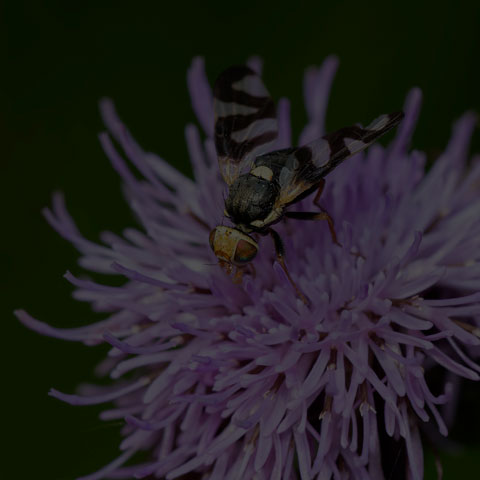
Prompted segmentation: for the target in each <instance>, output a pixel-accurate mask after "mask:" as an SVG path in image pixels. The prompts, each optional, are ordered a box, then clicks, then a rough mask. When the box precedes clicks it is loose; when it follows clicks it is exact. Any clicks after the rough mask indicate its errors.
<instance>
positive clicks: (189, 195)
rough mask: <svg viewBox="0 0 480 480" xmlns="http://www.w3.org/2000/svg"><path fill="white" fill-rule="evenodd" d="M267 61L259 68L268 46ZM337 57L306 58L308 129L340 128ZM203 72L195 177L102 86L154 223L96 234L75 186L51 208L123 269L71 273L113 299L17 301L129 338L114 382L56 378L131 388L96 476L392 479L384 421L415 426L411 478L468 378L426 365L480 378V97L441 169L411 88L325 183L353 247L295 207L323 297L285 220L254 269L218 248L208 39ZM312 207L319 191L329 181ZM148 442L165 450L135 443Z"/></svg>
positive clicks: (115, 133)
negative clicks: (334, 99) (382, 437)
mask: <svg viewBox="0 0 480 480" xmlns="http://www.w3.org/2000/svg"><path fill="white" fill-rule="evenodd" d="M250 64H251V66H252V68H254V69H256V70H257V71H259V70H260V67H261V65H260V63H259V62H258V60H253V61H252V62H250ZM336 68H337V60H336V59H335V58H333V57H330V58H328V59H327V60H326V61H325V62H324V64H323V66H322V67H321V68H320V69H316V68H311V69H309V70H308V71H307V72H306V76H305V81H304V90H305V105H306V109H307V113H308V117H309V123H308V125H307V126H306V127H305V129H304V130H303V133H302V134H301V136H300V140H299V143H304V142H307V141H310V140H312V139H314V138H316V137H318V136H321V135H322V134H324V117H325V109H326V105H327V101H328V94H329V87H330V84H331V81H332V79H333V76H334V74H335V71H336ZM188 86H189V90H190V94H191V97H192V103H193V108H194V111H195V113H196V115H197V118H198V120H199V123H200V125H201V127H202V129H203V132H204V133H203V134H200V133H199V130H198V128H197V127H196V126H194V125H188V126H187V128H186V130H185V135H186V141H187V145H188V150H189V154H190V158H191V161H192V166H193V170H194V175H195V181H193V180H191V179H189V178H187V177H185V176H183V175H182V174H180V173H179V172H178V171H177V170H175V169H174V168H173V167H172V166H170V165H169V164H168V163H167V162H166V161H164V160H163V159H161V158H159V157H158V156H156V155H154V154H152V153H149V152H145V151H143V150H142V148H141V147H140V146H139V145H138V144H137V143H136V142H135V140H134V139H133V138H132V137H131V135H130V134H129V132H128V130H127V129H126V128H125V126H124V125H123V124H122V122H121V121H120V120H119V118H118V117H117V115H116V113H115V110H114V108H113V105H112V103H111V102H110V101H108V100H104V101H102V103H101V112H102V115H103V119H104V121H105V124H106V126H107V128H108V131H109V133H108V134H107V133H102V134H101V135H100V142H101V144H102V146H103V148H104V150H105V153H106V155H107V156H108V158H109V159H110V161H111V162H112V165H113V167H114V168H115V170H116V171H117V172H118V173H119V175H120V176H121V178H122V181H123V184H124V186H125V194H126V198H127V199H128V202H129V204H130V206H131V208H132V209H133V211H134V212H135V213H136V215H137V217H138V220H139V222H140V224H141V227H140V229H135V228H129V229H127V230H125V231H124V232H123V236H122V237H120V236H117V235H115V234H113V233H110V232H106V233H103V234H102V236H101V241H102V243H101V244H97V243H94V242H91V241H90V240H87V239H85V238H84V237H83V236H82V235H81V233H80V232H79V231H78V229H77V227H76V226H75V224H74V222H73V220H72V219H71V218H70V216H69V215H68V213H67V210H66V208H65V205H64V201H63V197H62V196H61V195H59V194H57V195H55V197H54V200H53V208H52V209H51V210H50V209H48V210H45V216H46V218H47V220H48V221H49V223H50V224H51V225H52V226H53V227H54V228H55V229H56V230H57V231H58V232H59V233H60V235H62V236H63V237H64V238H65V239H66V240H68V241H70V242H71V243H73V245H75V246H76V247H77V249H78V250H79V252H80V253H81V257H80V260H79V262H80V265H81V266H82V267H84V268H85V269H86V270H91V271H94V272H99V273H104V274H112V273H114V274H118V275H120V276H122V277H124V278H125V283H124V284H123V285H122V286H120V287H118V286H117V287H111V286H107V285H103V284H99V283H95V282H93V281H91V280H88V279H85V278H77V277H74V276H73V275H72V274H71V273H69V272H67V274H66V275H65V277H66V279H67V280H68V281H69V282H71V283H72V284H73V285H74V286H75V288H76V290H75V296H76V298H77V299H79V300H82V301H88V302H91V304H92V307H93V308H94V309H95V310H96V311H100V312H105V314H106V315H105V319H104V320H103V321H101V322H98V323H96V324H92V325H89V326H85V327H81V328H76V329H69V330H62V329H56V328H53V327H51V326H48V325H47V324H44V323H42V322H40V321H38V320H36V319H34V318H32V317H31V316H30V315H29V314H27V313H26V312H24V311H17V312H16V313H17V316H18V318H19V319H20V320H21V321H22V322H23V323H24V324H25V325H27V326H28V327H30V328H31V329H33V330H36V331H37V332H39V333H41V334H45V335H49V336H53V337H57V338H61V339H65V340H73V341H81V342H84V343H85V344H87V345H97V344H99V343H102V342H108V343H109V344H110V345H111V346H112V348H111V350H110V352H109V354H108V358H107V359H106V360H105V362H104V363H103V364H102V365H101V367H100V369H99V371H100V372H101V373H102V374H104V375H109V376H110V378H111V379H112V380H111V386H108V387H99V386H91V387H88V388H86V389H84V390H83V391H81V392H79V393H80V395H70V394H65V393H61V392H59V391H57V390H52V391H51V392H50V394H51V395H52V396H53V397H56V398H58V399H60V400H63V401H65V402H67V403H70V404H72V405H91V404H97V403H110V402H113V407H112V408H110V409H107V410H105V411H104V412H103V413H102V414H101V418H102V419H104V420H109V419H125V422H126V423H125V426H124V428H123V431H122V433H123V435H124V440H123V442H122V443H121V445H120V449H121V452H122V453H121V455H120V456H119V457H118V458H117V459H116V460H114V461H113V462H112V463H110V464H108V465H107V466H105V467H103V468H102V469H100V470H99V471H97V472H96V473H93V474H91V475H87V476H86V477H82V478H83V480H98V479H102V478H116V479H120V478H143V477H146V476H149V475H152V476H153V477H155V478H161V477H162V478H163V477H166V478H167V479H174V478H178V477H180V476H182V475H185V474H188V478H200V476H202V475H204V476H203V477H202V478H209V479H211V480H221V479H225V478H228V479H251V478H258V479H293V478H299V477H300V478H301V479H302V480H306V479H313V478H318V479H329V478H335V479H340V478H353V479H368V478H375V479H380V478H384V472H383V471H382V464H381V461H382V454H383V453H384V452H383V451H382V445H381V444H380V442H379V434H380V433H381V432H384V433H386V434H387V435H388V436H391V437H393V438H394V439H396V440H398V441H402V442H404V444H405V446H406V452H407V456H408V465H407V469H408V471H409V475H410V478H413V479H420V478H422V476H423V456H422V445H421V440H420V434H419V424H421V423H423V422H427V421H428V420H429V418H430V417H431V416H433V418H434V420H435V422H436V424H437V425H438V429H439V431H440V433H442V434H443V435H446V434H447V428H446V425H445V423H444V421H443V420H442V418H441V415H440V414H439V410H438V405H442V404H445V403H446V402H447V401H448V399H449V394H450V391H451V388H450V387H449V384H447V385H446V387H445V391H444V392H443V393H441V394H440V395H438V396H435V395H434V394H432V392H431V391H430V389H429V386H428V384H427V381H426V380H425V368H424V367H425V365H427V364H434V365H439V366H441V367H444V369H445V370H446V371H448V372H450V374H451V375H454V376H462V377H466V378H468V379H471V380H478V379H479V375H478V372H479V371H480V368H479V366H478V365H477V364H476V363H475V362H474V361H472V360H471V359H470V358H469V356H468V354H467V353H466V352H467V350H468V349H470V348H471V347H472V346H477V345H479V343H480V340H479V328H478V321H479V319H480V215H479V214H478V213H479V209H480V196H479V185H480V183H479V182H480V161H479V160H480V159H479V158H478V157H476V158H474V159H473V160H472V162H471V165H470V166H469V167H467V150H468V142H469V138H470V136H471V134H472V130H473V128H474V124H475V118H474V116H473V115H472V114H470V113H467V114H466V115H464V116H463V117H462V118H461V119H460V120H458V121H457V123H456V124H455V126H454V128H453V134H452V137H451V139H450V141H449V143H448V145H447V147H446V149H445V152H444V153H443V154H442V155H441V156H440V157H439V158H438V159H437V161H436V162H435V164H434V165H433V167H432V168H431V169H430V170H429V172H428V173H425V169H424V163H425V155H424V154H423V153H422V152H419V151H412V152H409V151H408V144H409V140H410V137H411V135H412V132H413V130H414V127H415V123H416V120H417V116H418V112H419V106H420V101H421V94H420V91H419V90H418V89H413V90H412V91H411V92H410V93H409V95H408V97H407V99H406V103H405V106H404V110H405V112H406V117H405V119H404V121H403V123H402V124H401V126H400V127H399V129H398V132H397V133H396V136H395V138H394V140H393V141H392V143H391V144H390V145H389V147H388V148H383V147H381V146H380V145H374V146H373V147H371V148H370V149H369V150H368V151H367V153H366V154H358V155H356V156H355V157H354V158H352V159H350V160H348V161H347V162H346V163H345V164H344V165H342V166H341V167H340V168H338V169H337V170H336V171H334V172H333V173H332V174H331V175H329V176H328V179H327V184H326V190H325V192H324V196H323V197H322V199H323V202H324V205H325V207H326V208H327V210H328V211H329V212H330V214H331V215H332V217H333V218H334V219H335V220H336V229H337V234H338V237H339V240H340V242H341V244H342V247H339V246H337V245H334V244H333V243H332V241H331V238H330V235H329V232H328V228H327V227H326V225H324V224H323V222H318V223H316V222H311V223H310V222H295V221H294V220H285V221H283V222H282V223H280V224H278V231H279V233H280V234H281V235H282V238H283V239H284V241H285V246H286V253H287V263H288V265H289V269H290V272H291V274H292V277H293V278H294V280H295V282H296V283H297V285H298V286H299V287H300V288H301V290H302V291H303V292H304V293H305V294H306V295H307V296H308V297H309V298H310V299H311V304H310V305H309V306H307V305H305V304H304V303H303V302H302V301H301V300H300V299H299V298H298V296H296V294H295V291H294V290H293V289H292V286H291V284H290V282H289V281H288V280H287V279H286V277H285V274H284V272H283V270H282V269H281V268H280V266H279V265H278V264H277V263H275V256H274V249H273V245H271V244H270V240H269V239H264V240H263V243H264V245H263V247H262V248H261V249H260V253H259V255H258V256H257V258H256V259H255V262H254V263H255V273H252V274H245V275H244V276H243V279H242V281H241V283H240V284H239V283H238V282H237V283H235V282H233V281H232V280H231V279H230V278H229V277H227V276H226V274H225V272H223V271H222V270H221V269H220V268H219V267H218V266H216V265H212V264H213V263H215V257H214V255H213V253H212V252H211V250H210V248H209V245H208V233H209V230H210V229H211V228H212V227H214V226H215V225H218V224H219V221H221V219H222V216H223V198H224V188H225V185H224V184H223V182H222V180H221V178H220V176H219V173H218V167H217V162H216V153H215V148H214V144H213V141H212V134H213V111H212V94H211V90H210V87H209V84H208V82H207V79H206V75H205V71H204V64H203V60H202V59H200V58H197V59H195V60H194V61H193V64H192V66H191V68H190V70H189V72H188ZM278 120H279V125H280V135H279V139H278V147H279V148H282V147H287V146H290V145H291V133H290V122H289V103H288V101H287V100H286V99H282V100H280V102H279V106H278ZM112 139H113V140H115V141H116V142H117V143H118V145H119V146H120V147H121V148H122V150H123V152H124V154H125V156H126V157H127V158H128V161H129V162H130V166H129V164H127V162H126V161H125V160H124V157H123V156H122V155H121V154H120V153H118V150H117V148H116V147H115V146H114V143H113V142H112ZM132 167H134V168H135V169H136V170H138V172H137V173H140V174H141V175H142V179H138V177H139V175H135V174H134V173H132V170H131V168H132ZM296 208H298V209H299V210H312V209H313V208H314V207H313V206H312V199H311V198H307V199H304V200H302V201H301V202H300V203H299V204H297V205H296ZM447 292H449V293H447ZM140 451H147V452H149V460H148V461H146V462H145V463H142V464H133V463H132V461H130V462H129V459H130V458H131V457H132V456H134V455H135V454H136V453H137V452H140Z"/></svg>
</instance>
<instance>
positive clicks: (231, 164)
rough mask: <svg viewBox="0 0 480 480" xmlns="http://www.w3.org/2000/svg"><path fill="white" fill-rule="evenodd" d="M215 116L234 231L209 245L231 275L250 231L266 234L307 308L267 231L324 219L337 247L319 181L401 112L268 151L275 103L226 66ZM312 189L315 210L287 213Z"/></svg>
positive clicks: (245, 73)
mask: <svg viewBox="0 0 480 480" xmlns="http://www.w3.org/2000/svg"><path fill="white" fill-rule="evenodd" d="M214 112H215V147H216V150H217V156H218V164H219V167H220V172H221V175H222V177H223V179H224V180H225V182H226V183H227V185H228V187H229V193H228V196H227V198H226V200H225V211H224V214H225V216H226V217H228V218H230V220H231V221H232V222H233V223H234V224H235V227H233V228H232V227H226V226H223V225H222V226H217V227H215V228H214V229H213V230H212V231H211V233H210V246H211V248H212V250H213V251H214V253H215V255H216V256H217V258H218V259H219V263H220V265H221V266H222V267H223V268H225V269H226V270H227V272H228V273H230V272H231V271H232V268H233V266H235V267H237V269H240V268H242V267H245V266H246V265H247V264H249V262H251V261H252V260H253V259H254V258H255V256H256V255H257V252H258V243H257V241H256V240H255V239H254V238H253V237H252V236H251V234H252V233H253V234H260V235H268V234H270V235H271V236H272V238H273V241H274V245H275V251H276V256H277V261H278V263H279V264H280V266H281V267H282V268H283V270H284V272H285V274H286V275H287V277H288V279H289V281H290V282H291V284H292V286H293V287H294V289H295V291H296V292H297V295H298V296H299V297H300V298H301V299H302V300H303V301H304V302H305V303H308V302H307V299H306V297H305V296H304V295H303V294H302V292H301V291H300V290H299V288H298V287H297V286H296V284H295V282H294V281H293V279H292V278H291V276H290V274H289V272H288V269H287V266H286V264H285V259H284V256H285V252H284V247H283V242H282V240H281V238H280V236H279V235H278V233H277V232H276V231H275V230H273V229H272V228H271V225H274V224H275V223H277V222H279V221H280V220H281V219H282V218H283V217H286V218H292V219H296V220H327V222H328V227H329V230H330V234H331V237H332V240H333V242H334V243H336V244H338V245H340V243H339V242H338V240H337V236H336V233H335V229H334V224H333V219H332V217H331V216H330V215H329V214H328V212H327V211H326V210H325V209H324V208H322V207H321V205H320V203H319V199H320V196H321V193H322V190H323V187H324V185H325V180H324V177H325V176H326V175H328V174H329V173H330V172H331V171H332V170H333V169H335V168H336V167H337V166H338V165H339V164H340V163H341V162H343V160H345V159H346V158H348V157H350V156H352V155H354V154H355V153H358V152H360V151H361V150H364V149H365V148H367V147H368V146H369V145H371V144H372V143H373V142H375V140H377V139H378V138H379V137H380V136H382V135H383V134H384V133H386V132H388V131H389V130H390V129H392V128H393V127H395V126H396V125H398V124H399V123H400V121H401V120H402V118H403V116H404V115H403V112H395V113H391V114H388V115H381V116H380V117H378V118H377V119H375V120H374V121H373V122H372V123H371V124H370V125H368V126H367V127H366V128H361V127H359V126H351V127H344V128H341V129H340V130H337V131H336V132H333V133H329V134H327V135H325V136H323V137H321V138H318V139H317V140H314V141H313V142H311V143H308V144H306V145H303V146H300V147H294V148H287V149H282V150H275V151H272V149H273V148H274V147H275V142H276V140H277V135H278V126H277V117H276V112H275V104H274V102H273V100H272V99H271V98H270V95H269V93H268V91H267V89H266V88H265V86H264V85H263V82H262V80H261V78H260V77H259V76H258V75H257V74H256V73H255V72H254V71H253V70H252V69H251V68H249V67H247V66H233V67H230V68H228V69H227V70H225V71H224V72H223V73H222V74H221V75H220V76H219V78H218V79H217V81H216V83H215V88H214ZM314 191H317V193H316V195H315V199H314V203H315V205H317V206H318V208H319V211H317V212H293V211H287V210H286V208H287V207H288V206H289V205H291V204H293V203H296V202H298V201H300V200H302V199H303V198H305V197H307V196H308V195H310V194H312V193H313V192H314ZM239 271H240V270H239Z"/></svg>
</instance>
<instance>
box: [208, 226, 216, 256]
mask: <svg viewBox="0 0 480 480" xmlns="http://www.w3.org/2000/svg"><path fill="white" fill-rule="evenodd" d="M216 233H217V229H216V228H214V229H213V230H212V231H211V232H210V236H209V237H208V241H209V243H210V248H211V249H212V250H213V251H215V249H214V247H213V241H214V240H215V234H216Z"/></svg>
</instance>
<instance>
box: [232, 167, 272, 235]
mask: <svg viewBox="0 0 480 480" xmlns="http://www.w3.org/2000/svg"><path fill="white" fill-rule="evenodd" d="M279 193H280V187H279V185H278V183H277V181H276V180H275V178H274V175H273V172H272V171H271V170H269V169H268V168H266V167H265V168H262V169H254V170H252V172H250V173H247V174H245V175H241V176H240V177H238V178H237V179H236V180H235V182H233V183H232V185H231V186H230V189H229V193H228V197H227V199H226V201H225V210H226V213H227V214H228V216H229V217H230V219H231V220H232V221H233V222H234V223H236V224H242V225H247V226H248V225H250V224H252V222H255V221H262V220H265V219H266V218H267V217H268V216H269V215H270V214H271V212H272V210H273V208H274V205H275V201H276V200H277V198H278V195H279Z"/></svg>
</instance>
